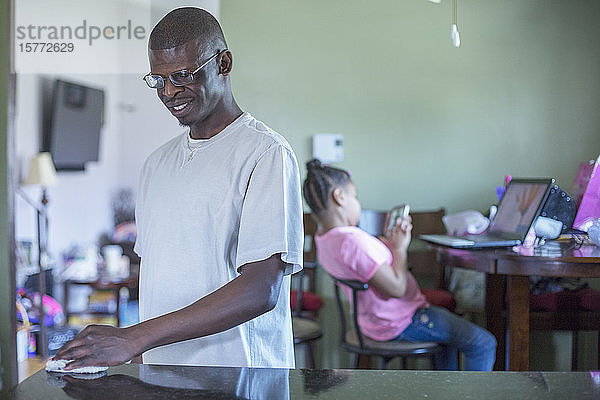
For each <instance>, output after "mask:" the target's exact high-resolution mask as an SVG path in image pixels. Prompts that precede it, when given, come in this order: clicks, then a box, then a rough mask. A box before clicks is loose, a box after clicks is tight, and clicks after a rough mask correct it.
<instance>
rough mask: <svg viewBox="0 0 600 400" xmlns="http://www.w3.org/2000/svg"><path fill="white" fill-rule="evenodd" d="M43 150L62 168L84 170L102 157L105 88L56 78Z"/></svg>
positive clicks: (57, 166) (64, 169)
mask: <svg viewBox="0 0 600 400" xmlns="http://www.w3.org/2000/svg"><path fill="white" fill-rule="evenodd" d="M46 116H47V120H46V121H47V123H46V124H45V126H46V129H45V130H44V139H43V150H44V151H49V152H50V154H52V159H53V160H54V165H55V167H56V169H57V170H58V171H83V170H84V169H85V163H86V162H88V161H98V153H99V147H100V132H101V130H102V125H103V122H104V91H103V90H101V89H96V88H92V87H88V86H83V85H80V84H77V83H72V82H66V81H63V80H56V81H55V82H54V87H53V89H52V103H51V107H50V109H49V110H47V114H46Z"/></svg>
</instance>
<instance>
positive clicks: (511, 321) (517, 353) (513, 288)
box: [507, 275, 529, 371]
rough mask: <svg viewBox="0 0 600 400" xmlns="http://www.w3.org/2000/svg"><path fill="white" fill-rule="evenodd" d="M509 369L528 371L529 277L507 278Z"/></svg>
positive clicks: (516, 276) (514, 276) (513, 276)
mask: <svg viewBox="0 0 600 400" xmlns="http://www.w3.org/2000/svg"><path fill="white" fill-rule="evenodd" d="M507 280H508V285H507V295H508V307H507V308H508V312H507V314H508V315H507V319H508V332H509V344H508V346H509V367H510V370H511V371H527V370H529V277H527V276H520V275H510V276H508V277H507Z"/></svg>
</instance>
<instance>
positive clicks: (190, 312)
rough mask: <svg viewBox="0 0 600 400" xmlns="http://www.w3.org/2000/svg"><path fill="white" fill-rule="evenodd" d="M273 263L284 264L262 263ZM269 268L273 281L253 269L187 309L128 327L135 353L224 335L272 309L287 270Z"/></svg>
mask: <svg viewBox="0 0 600 400" xmlns="http://www.w3.org/2000/svg"><path fill="white" fill-rule="evenodd" d="M273 262H277V263H279V264H281V261H280V260H271V259H269V260H265V261H262V262H261V263H273ZM246 268H247V267H246ZM253 268H263V266H262V265H258V266H255V267H253ZM269 268H270V269H271V270H272V272H271V273H270V274H269V275H270V276H272V279H265V276H264V275H261V274H254V273H252V271H251V270H248V271H245V272H243V273H242V274H241V275H240V276H238V277H237V278H235V279H234V280H232V281H231V282H229V283H228V284H226V285H224V286H223V287H221V288H220V289H218V290H216V291H214V292H213V293H210V294H209V295H207V296H205V297H203V298H202V299H200V300H198V301H196V302H195V303H193V304H191V305H189V306H187V307H185V308H182V309H180V310H177V311H174V312H171V313H169V314H165V315H161V316H159V317H156V318H153V319H150V320H147V321H144V322H142V323H140V324H137V325H134V326H132V327H129V328H126V330H127V335H128V336H129V337H130V338H132V341H131V344H132V346H134V351H135V353H136V354H141V353H143V352H145V351H147V350H149V349H152V348H154V347H158V346H163V345H166V344H170V343H175V342H180V341H183V340H188V339H194V338H199V337H203V336H208V335H212V334H214V333H218V332H222V331H225V330H228V329H230V328H233V327H235V326H237V325H239V324H241V323H244V322H246V321H248V320H250V319H252V318H255V317H257V316H259V315H261V314H263V313H265V312H267V311H269V310H271V309H272V308H273V307H274V306H275V304H276V301H277V298H278V296H279V290H280V288H281V281H282V279H283V268H282V267H281V268H279V269H274V266H273V265H270V266H268V267H266V269H269Z"/></svg>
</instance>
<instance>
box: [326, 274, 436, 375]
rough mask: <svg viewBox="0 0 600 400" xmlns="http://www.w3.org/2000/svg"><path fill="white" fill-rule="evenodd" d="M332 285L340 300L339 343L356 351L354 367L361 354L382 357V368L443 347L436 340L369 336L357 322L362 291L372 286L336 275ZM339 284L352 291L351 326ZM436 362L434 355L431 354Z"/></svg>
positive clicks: (348, 349)
mask: <svg viewBox="0 0 600 400" xmlns="http://www.w3.org/2000/svg"><path fill="white" fill-rule="evenodd" d="M332 278H333V280H334V283H333V288H334V291H335V299H336V302H337V308H338V314H339V320H340V347H341V348H342V349H344V350H345V351H347V352H350V353H353V354H354V368H358V364H359V356H360V355H367V356H375V357H378V358H379V369H387V364H388V362H389V361H391V360H392V359H394V358H396V357H399V358H400V359H401V362H402V368H403V369H406V358H407V357H413V356H429V357H432V356H433V355H434V354H435V353H437V352H438V351H440V350H441V345H440V344H438V343H434V342H416V343H413V342H404V341H392V342H380V341H376V340H373V339H370V338H368V337H366V336H364V335H363V333H362V331H361V329H360V326H359V325H358V310H359V296H358V293H359V292H360V291H364V290H367V289H368V288H369V284H368V283H363V282H359V281H355V280H344V279H337V278H335V277H333V276H332ZM340 285H344V286H346V287H348V288H350V289H351V291H352V301H351V304H352V328H351V329H349V326H348V323H347V322H346V313H345V311H344V307H343V304H342V299H341V296H340ZM432 363H433V358H432Z"/></svg>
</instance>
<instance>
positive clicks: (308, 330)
mask: <svg viewBox="0 0 600 400" xmlns="http://www.w3.org/2000/svg"><path fill="white" fill-rule="evenodd" d="M316 232H317V223H316V221H314V220H313V218H312V217H311V215H310V214H304V234H305V235H304V236H305V241H308V243H307V245H305V248H304V249H305V250H304V264H303V269H302V270H301V271H299V272H297V273H295V274H294V275H293V279H292V282H293V287H294V288H295V289H293V290H292V291H291V302H290V303H291V304H292V330H293V334H294V344H295V345H296V346H301V347H304V361H305V367H306V368H314V367H315V357H314V342H315V340H317V339H319V338H320V337H321V336H323V333H322V331H321V327H320V326H319V324H318V323H317V322H315V320H314V319H315V317H316V314H317V312H318V311H319V309H320V308H321V306H322V305H323V302H322V300H321V298H320V297H319V296H317V295H316V294H315V293H314V291H315V289H316V267H317V257H316V248H315V244H314V235H315V234H316ZM305 277H308V278H309V280H308V290H309V291H305V289H304V287H305V280H304V278H305ZM307 306H308V307H307Z"/></svg>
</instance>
